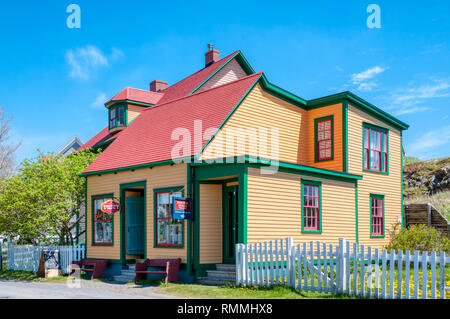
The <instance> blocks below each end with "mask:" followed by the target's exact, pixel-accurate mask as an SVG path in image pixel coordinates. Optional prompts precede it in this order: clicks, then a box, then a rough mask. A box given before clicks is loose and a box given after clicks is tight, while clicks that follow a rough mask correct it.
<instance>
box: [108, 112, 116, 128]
mask: <svg viewBox="0 0 450 319" xmlns="http://www.w3.org/2000/svg"><path fill="white" fill-rule="evenodd" d="M114 127H116V109H111V110H110V111H109V128H114Z"/></svg>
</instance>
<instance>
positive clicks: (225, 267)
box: [216, 264, 236, 271]
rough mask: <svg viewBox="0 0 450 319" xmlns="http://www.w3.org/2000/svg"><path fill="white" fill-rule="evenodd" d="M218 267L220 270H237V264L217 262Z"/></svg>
mask: <svg viewBox="0 0 450 319" xmlns="http://www.w3.org/2000/svg"><path fill="white" fill-rule="evenodd" d="M216 269H217V270H220V271H236V265H235V264H217V265H216Z"/></svg>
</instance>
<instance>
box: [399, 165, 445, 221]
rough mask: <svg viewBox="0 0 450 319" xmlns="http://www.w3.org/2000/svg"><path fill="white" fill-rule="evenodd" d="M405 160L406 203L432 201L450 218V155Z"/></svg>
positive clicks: (404, 192)
mask: <svg viewBox="0 0 450 319" xmlns="http://www.w3.org/2000/svg"><path fill="white" fill-rule="evenodd" d="M405 162H406V164H405V165H404V167H403V185H404V187H403V195H404V199H405V204H413V203H414V204H425V203H431V204H432V205H433V206H434V207H435V208H436V209H437V210H438V211H440V212H441V213H442V214H443V215H444V216H445V217H446V218H447V220H450V157H447V158H442V159H434V160H429V161H419V160H414V159H412V160H411V159H410V160H408V158H407V160H406V161H405Z"/></svg>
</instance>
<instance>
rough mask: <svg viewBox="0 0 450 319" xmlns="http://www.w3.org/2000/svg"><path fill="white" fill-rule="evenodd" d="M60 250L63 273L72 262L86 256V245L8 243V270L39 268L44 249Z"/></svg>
mask: <svg viewBox="0 0 450 319" xmlns="http://www.w3.org/2000/svg"><path fill="white" fill-rule="evenodd" d="M47 249H51V250H58V251H59V263H60V266H61V273H63V274H68V273H69V267H70V263H71V262H72V261H78V260H80V259H82V258H84V251H85V249H84V245H77V246H16V245H14V244H12V243H8V257H7V265H8V270H30V271H32V272H34V273H36V272H37V270H38V268H39V261H40V258H41V251H42V250H47Z"/></svg>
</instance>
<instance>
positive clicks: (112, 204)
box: [101, 200, 120, 214]
mask: <svg viewBox="0 0 450 319" xmlns="http://www.w3.org/2000/svg"><path fill="white" fill-rule="evenodd" d="M101 210H102V211H103V212H105V213H107V214H115V213H117V212H120V203H119V202H118V201H116V200H108V201H106V202H104V203H102V207H101Z"/></svg>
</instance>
